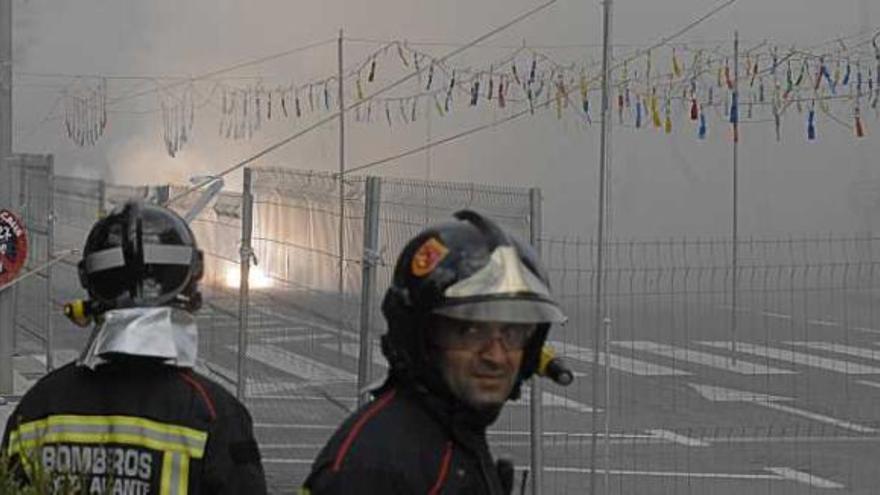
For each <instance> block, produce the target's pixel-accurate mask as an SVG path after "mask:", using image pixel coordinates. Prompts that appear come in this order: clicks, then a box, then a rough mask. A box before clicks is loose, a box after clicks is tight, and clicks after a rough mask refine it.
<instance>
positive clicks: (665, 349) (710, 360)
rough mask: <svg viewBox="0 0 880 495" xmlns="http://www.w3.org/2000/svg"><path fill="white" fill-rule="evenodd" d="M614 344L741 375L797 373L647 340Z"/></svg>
mask: <svg viewBox="0 0 880 495" xmlns="http://www.w3.org/2000/svg"><path fill="white" fill-rule="evenodd" d="M614 344H615V345H619V346H622V347H625V348H632V349H635V350H637V351H645V352H650V353H652V354H658V355H661V356H666V357H670V358H672V359H675V360H677V361H688V362H691V363H696V364H701V365H704V366H711V367H713V368H719V369H722V370H725V371H731V372H733V373H739V374H741V375H790V374H793V373H795V372H794V371H790V370H783V369H780V368H772V367H770V366H764V365H762V364H757V363H749V362H745V361H742V360H739V359H738V360H737V361H736V363H734V362H733V360H732V359H731V358H729V357H727V356H719V355H718V354H709V353H707V352H701V351H696V350H693V349H687V348H680V347H673V346H671V345H666V344H659V343H657V342H651V341H647V340H633V341H625V342H620V341H618V342H614Z"/></svg>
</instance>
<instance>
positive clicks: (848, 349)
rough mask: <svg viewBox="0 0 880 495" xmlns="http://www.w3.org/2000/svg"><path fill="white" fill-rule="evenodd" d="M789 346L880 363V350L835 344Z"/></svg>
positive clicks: (796, 344)
mask: <svg viewBox="0 0 880 495" xmlns="http://www.w3.org/2000/svg"><path fill="white" fill-rule="evenodd" d="M786 343H787V344H791V345H794V346H799V347H807V348H810V349H816V350H819V351H829V352H834V353H837V354H847V355H849V356H855V357H860V358H865V359H873V360H875V361H880V349H865V348H863V347H853V346H848V345H843V344H836V343H833V342H800V341H797V342H786Z"/></svg>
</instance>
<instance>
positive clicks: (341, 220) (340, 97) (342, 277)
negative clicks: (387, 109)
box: [336, 29, 345, 359]
mask: <svg viewBox="0 0 880 495" xmlns="http://www.w3.org/2000/svg"><path fill="white" fill-rule="evenodd" d="M336 60H337V69H338V72H337V77H338V78H339V80H338V82H339V85H338V92H337V99H338V100H339V280H338V283H339V287H338V289H339V308H340V313H339V314H340V315H344V312H342V311H341V310H342V308H344V307H345V306H344V302H345V300H344V297H345V100H344V93H343V87H342V84H343V74H342V29H340V30H339V38H338V40H337V43H336ZM340 324H344V319H342V320H341V321H340ZM336 344H337V350H338V354H337V357H338V358H340V359H341V357H342V332H339V333H338V334H337V336H336Z"/></svg>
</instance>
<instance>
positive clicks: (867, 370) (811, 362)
mask: <svg viewBox="0 0 880 495" xmlns="http://www.w3.org/2000/svg"><path fill="white" fill-rule="evenodd" d="M700 344H702V345H707V346H710V347H718V348H720V349H730V347H731V343H730V342H723V341H722V342H706V341H701V342H700ZM736 349H737V351H738V352H744V353H746V354H754V355H756V356H761V357H766V358H770V359H776V360H779V361H785V362H788V363H793V364H801V365H804V366H810V367H813V368H821V369H825V370H828V371H835V372H838V373H844V374H847V375H880V368H876V367H873V366H865V365H862V364H857V363H850V362H847V361H838V360H837V359H830V358H826V357H821V356H814V355H811V354H803V353H800V352H795V351H791V350H788V349H778V348H774V347H766V346H762V345H757V344H750V343H748V342H738V343H737V345H736Z"/></svg>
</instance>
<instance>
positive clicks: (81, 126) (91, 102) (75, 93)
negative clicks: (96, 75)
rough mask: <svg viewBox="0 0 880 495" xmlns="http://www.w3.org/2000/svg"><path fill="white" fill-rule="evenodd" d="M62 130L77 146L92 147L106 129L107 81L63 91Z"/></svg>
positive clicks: (101, 80)
mask: <svg viewBox="0 0 880 495" xmlns="http://www.w3.org/2000/svg"><path fill="white" fill-rule="evenodd" d="M63 98H64V129H65V131H66V132H67V137H68V138H69V139H70V140H71V141H73V143H74V144H76V145H77V146H80V147H83V146H93V145H94V144H95V143H97V142H98V139H100V138H101V136H103V135H104V130H105V129H106V128H107V80H106V79H103V78H102V79H100V80H99V81H98V82H97V84H96V85H95V86H94V87H84V88H79V89H76V90H65V92H64V93H63Z"/></svg>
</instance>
